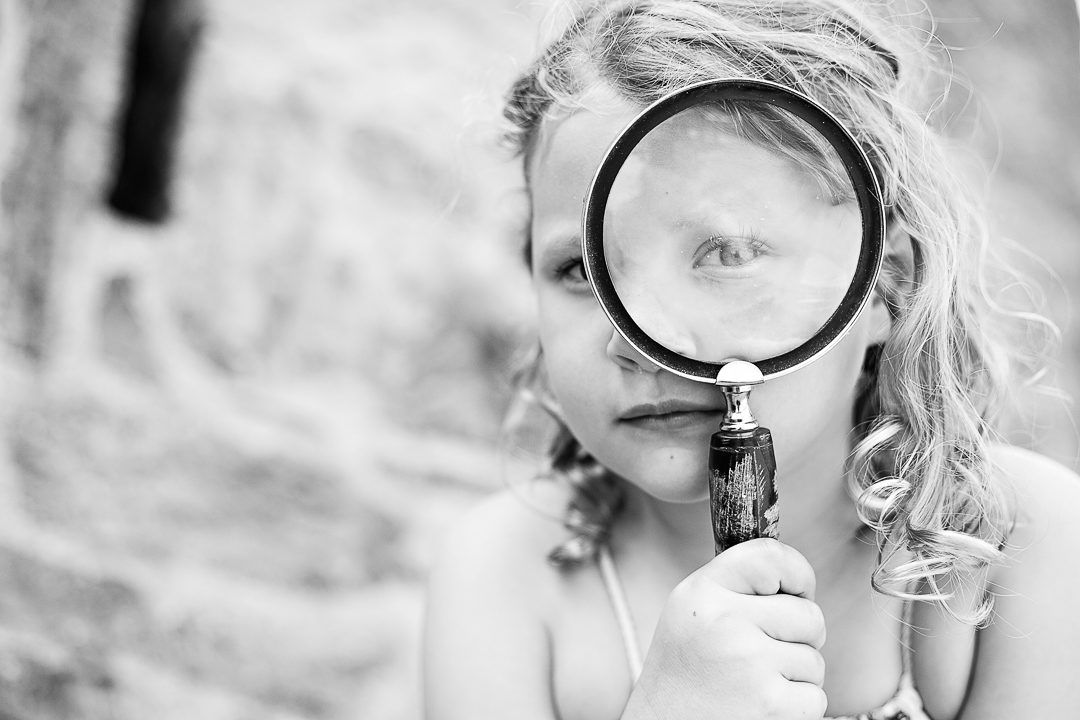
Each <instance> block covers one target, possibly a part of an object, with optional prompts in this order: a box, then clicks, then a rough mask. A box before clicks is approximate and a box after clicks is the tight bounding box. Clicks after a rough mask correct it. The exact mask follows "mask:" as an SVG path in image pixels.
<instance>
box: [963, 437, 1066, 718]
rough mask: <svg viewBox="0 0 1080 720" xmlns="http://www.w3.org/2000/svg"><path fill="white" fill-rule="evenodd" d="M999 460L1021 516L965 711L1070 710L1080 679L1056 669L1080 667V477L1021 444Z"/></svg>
mask: <svg viewBox="0 0 1080 720" xmlns="http://www.w3.org/2000/svg"><path fill="white" fill-rule="evenodd" d="M993 460H994V463H995V465H996V467H997V470H998V477H999V480H1000V481H1001V482H1002V485H1003V487H1004V488H1005V490H1006V492H1007V494H1008V495H1009V497H1010V499H1011V502H1012V503H1013V510H1014V516H1015V518H1016V522H1015V526H1014V528H1013V531H1012V533H1011V534H1010V535H1009V538H1008V541H1007V543H1006V546H1005V552H1006V556H1007V559H1006V561H1005V562H1004V563H1003V564H1001V565H1000V566H998V567H996V568H995V569H994V572H993V574H992V576H991V584H990V589H991V590H992V591H993V593H994V595H995V604H994V615H993V617H992V618H991V621H990V625H989V626H988V627H987V628H985V629H983V630H981V631H980V632H979V642H978V644H977V648H978V652H977V654H978V658H977V662H976V664H975V670H974V674H975V677H974V678H972V680H973V682H972V683H971V686H970V687H971V694H970V696H969V698H968V700H967V703H966V705H965V709H964V712H963V717H978V718H986V719H987V720H993V719H994V718H1014V717H1065V716H1067V715H1069V714H1070V713H1075V712H1076V708H1077V707H1080V684H1077V683H1069V682H1067V681H1066V680H1065V677H1064V675H1062V674H1061V673H1060V672H1056V671H1051V672H1048V669H1058V668H1066V667H1071V666H1073V665H1075V662H1076V658H1077V653H1078V648H1080V616H1078V615H1077V613H1076V606H1077V602H1080V573H1077V572H1076V571H1075V566H1076V559H1077V557H1080V477H1077V475H1076V474H1075V473H1074V472H1073V471H1072V470H1069V469H1068V468H1066V467H1065V466H1063V465H1061V464H1060V463H1057V462H1054V461H1053V460H1050V459H1049V458H1046V457H1043V456H1041V455H1039V454H1037V453H1034V452H1031V451H1028V450H1022V449H1019V448H1015V447H1009V446H1004V445H1000V446H997V447H995V449H994V451H993Z"/></svg>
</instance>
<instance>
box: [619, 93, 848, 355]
mask: <svg viewBox="0 0 1080 720" xmlns="http://www.w3.org/2000/svg"><path fill="white" fill-rule="evenodd" d="M603 228H604V230H603V232H604V253H605V255H604V262H605V263H606V266H607V270H608V273H609V274H610V277H611V282H612V285H613V286H614V290H615V292H616V293H617V295H618V297H619V298H620V300H621V301H622V303H623V305H624V306H625V309H626V312H627V313H628V315H629V316H630V318H631V320H632V321H633V322H634V323H635V324H636V325H637V326H638V327H639V328H640V329H641V330H642V331H643V332H644V333H645V334H646V335H648V336H649V337H651V338H652V339H653V340H655V341H656V342H657V343H659V344H660V345H662V346H663V347H665V348H667V349H668V350H670V351H672V352H674V353H676V354H678V355H681V356H683V357H686V358H690V359H692V360H700V361H704V362H709V363H719V362H723V361H726V360H730V359H739V360H747V361H750V362H758V361H761V360H764V359H766V358H772V357H776V356H778V355H782V354H783V353H786V352H789V351H791V350H793V349H795V348H797V347H799V346H800V345H802V344H803V343H805V342H807V341H808V340H809V339H810V338H812V337H813V336H814V335H816V334H817V333H818V331H819V330H820V329H821V328H822V327H823V326H825V325H826V323H827V322H828V320H829V319H830V317H832V315H833V314H834V312H836V311H837V309H838V307H840V305H841V304H842V302H843V300H844V297H845V293H846V292H847V290H848V288H849V286H851V284H852V280H853V278H854V277H855V274H856V270H857V266H858V264H859V253H860V248H861V246H862V240H863V222H862V217H861V215H860V207H859V203H858V200H857V197H856V192H855V189H854V186H853V183H852V181H851V179H850V177H849V175H848V172H847V170H846V169H845V166H844V163H843V162H842V161H841V159H840V157H839V155H838V154H837V151H836V150H835V149H834V148H833V146H832V145H831V144H830V142H829V141H828V140H827V139H826V138H825V136H824V135H822V134H821V133H820V132H818V131H817V130H815V129H814V128H813V127H812V126H811V125H810V124H809V123H808V122H806V121H804V120H802V119H801V118H799V117H796V116H795V115H793V114H792V113H790V112H788V111H787V110H785V109H783V108H779V107H776V106H775V105H772V104H769V103H765V102H761V101H756V100H719V101H714V102H707V103H702V104H697V105H692V106H691V107H689V108H687V109H685V110H683V111H682V112H679V113H676V114H674V115H672V116H671V117H669V118H667V119H666V120H664V121H663V122H662V123H660V124H659V125H658V126H656V127H655V128H653V129H652V130H651V131H649V132H648V134H646V135H645V136H644V137H643V138H642V139H641V140H640V142H638V143H637V145H636V146H635V147H634V148H633V150H632V151H631V152H630V153H629V155H628V156H627V157H626V160H625V162H624V163H623V164H622V167H621V168H620V169H619V172H618V174H617V175H616V176H615V179H614V181H613V183H612V185H611V190H610V193H609V195H608V199H607V206H606V209H605V211H604V220H603Z"/></svg>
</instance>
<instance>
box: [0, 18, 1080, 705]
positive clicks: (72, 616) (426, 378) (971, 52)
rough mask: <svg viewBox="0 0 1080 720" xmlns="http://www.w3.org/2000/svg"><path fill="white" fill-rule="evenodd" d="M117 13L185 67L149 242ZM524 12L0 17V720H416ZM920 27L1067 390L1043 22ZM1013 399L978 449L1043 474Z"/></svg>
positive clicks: (1055, 126)
mask: <svg viewBox="0 0 1080 720" xmlns="http://www.w3.org/2000/svg"><path fill="white" fill-rule="evenodd" d="M144 3H145V5H146V6H147V7H149V6H151V5H157V6H163V5H166V4H169V5H171V6H172V7H173V10H174V11H175V12H174V14H173V15H171V16H170V17H171V20H170V22H172V23H173V25H172V26H170V27H165V28H164V30H162V28H160V27H159V28H158V30H159V31H160V32H162V33H163V34H161V35H159V36H158V37H159V38H165V39H166V40H168V42H173V43H175V46H176V47H178V48H180V49H181V50H183V49H184V48H187V51H191V50H192V49H193V52H192V53H191V58H192V64H191V66H190V69H189V73H188V74H187V75H186V77H187V80H188V82H187V83H183V82H179V83H178V84H177V85H176V87H178V88H179V90H180V92H179V95H180V96H182V100H183V102H182V105H181V113H180V118H181V119H182V123H181V132H180V134H179V136H178V137H177V138H176V144H175V147H176V150H177V152H176V156H175V163H174V165H173V167H172V170H173V172H172V176H173V182H172V186H171V190H170V191H169V192H168V194H167V197H168V199H169V200H170V201H171V214H170V215H168V217H167V218H165V220H164V222H150V221H146V220H132V219H123V217H122V216H121V215H120V214H118V213H116V212H114V211H112V210H110V209H109V208H108V207H107V205H106V204H105V198H106V197H107V196H108V195H109V193H110V191H111V189H112V185H113V183H114V180H115V178H116V176H117V172H118V160H117V153H118V140H117V137H118V126H119V125H120V124H121V121H122V117H123V116H124V112H125V110H124V108H125V107H126V99H125V98H126V97H127V95H126V94H125V93H126V90H125V88H126V87H127V85H126V82H127V81H126V78H128V77H129V74H128V73H129V63H130V58H129V54H128V53H129V46H131V45H132V38H133V37H134V33H136V31H137V30H138V29H139V28H140V27H141V25H140V24H139V18H140V17H142V15H140V13H141V12H142V10H141V8H142V7H143V5H144ZM550 4H552V3H550V2H545V1H543V0H536V2H528V1H526V0H397V1H396V2H371V1H369V0H319V1H318V2H299V1H298V0H230V2H214V1H212V0H206V2H201V1H196V0H0V173H2V178H3V185H2V195H0V200H2V204H0V258H2V264H0V281H2V285H0V291H2V292H3V295H2V300H0V303H2V304H0V330H2V332H3V337H4V343H3V344H2V345H0V718H3V719H4V720H8V719H11V720H14V719H20V720H21V719H24V718H25V719H35V720H36V719H38V718H49V719H52V718H87V719H95V718H115V719H122V720H127V719H132V720H134V719H139V720H145V719H146V718H155V719H158V720H168V719H171V718H176V719H178V720H179V719H181V718H183V719H185V720H187V719H190V718H200V720H216V719H219V718H220V719H221V720H233V719H237V720H239V719H242V718H260V719H265V718H290V719H291V718H320V719H321V718H326V719H328V720H329V719H338V718H342V719H344V718H363V719H365V720H368V719H371V720H415V719H417V718H419V717H420V716H421V706H420V699H419V668H418V655H417V649H418V642H419V632H420V624H421V617H422V605H423V582H424V576H425V573H426V569H427V568H428V566H429V564H430V562H431V557H432V555H433V553H434V551H435V548H436V547H437V545H438V540H439V536H440V533H441V532H442V531H443V530H444V529H445V528H446V526H447V523H449V522H451V521H452V520H453V518H454V517H455V516H457V515H458V514H459V513H460V512H461V511H462V510H463V509H464V508H466V507H468V506H469V505H471V504H473V503H474V502H476V501H477V500H478V499H479V498H480V497H482V496H483V495H484V494H486V493H488V492H490V491H492V490H493V489H496V488H498V487H500V486H501V484H502V482H503V480H502V470H501V469H500V463H499V460H498V455H497V452H496V439H497V434H498V427H499V423H500V419H501V415H502V413H503V410H504V408H505V406H506V403H507V401H508V398H509V389H508V380H507V376H508V373H507V369H508V367H509V364H510V361H511V358H512V357H513V355H514V352H515V350H516V348H517V347H518V345H519V344H520V342H521V339H522V338H523V337H527V336H528V332H529V327H530V325H531V322H532V319H531V305H530V303H531V300H530V298H529V295H528V283H527V277H526V275H525V272H524V270H523V269H522V268H521V267H520V263H519V260H518V243H519V237H518V227H519V225H520V222H521V210H522V199H521V191H520V185H521V182H520V178H519V174H518V172H517V168H516V166H515V164H514V163H513V162H512V161H510V160H509V158H508V157H507V155H506V153H505V152H502V151H500V150H499V149H498V145H497V142H496V137H497V131H498V128H497V124H496V122H495V120H496V118H497V116H498V112H499V97H500V95H501V94H502V92H503V91H504V89H505V88H506V86H507V85H508V83H509V82H510V80H511V78H512V77H513V76H514V74H515V73H516V71H517V70H518V69H520V68H521V67H522V66H523V65H524V64H525V63H526V62H527V61H528V59H529V58H530V56H531V55H532V53H533V52H534V49H535V47H536V44H537V39H538V37H539V36H540V34H541V30H540V27H541V25H542V23H541V21H540V19H541V17H542V16H543V15H544V9H545V6H546V5H550ZM929 4H930V6H931V8H932V9H933V11H934V12H935V14H936V15H937V16H938V18H939V20H940V27H939V32H940V34H941V35H942V37H943V38H944V39H945V41H946V43H947V44H948V45H949V46H950V47H952V48H954V53H953V55H954V60H955V62H956V64H957V66H958V67H959V68H960V69H961V70H962V71H963V72H964V73H965V74H966V75H967V76H968V77H969V78H970V80H971V84H972V85H974V86H975V87H976V88H977V92H978V98H979V100H980V102H981V103H982V108H983V110H982V111H980V112H978V113H977V112H975V111H974V110H973V109H972V108H973V107H974V106H972V107H969V108H967V109H965V104H966V103H967V100H969V99H970V97H969V94H968V93H965V92H960V93H958V94H957V96H956V98H957V99H954V100H953V101H952V105H951V106H950V108H951V109H950V111H949V112H950V113H951V114H952V115H953V116H955V119H954V120H953V121H952V122H951V123H950V130H951V132H954V133H956V134H958V135H960V136H965V137H966V136H969V135H971V133H972V127H973V124H974V123H975V120H976V119H978V120H980V123H981V127H983V130H981V131H979V132H977V133H976V134H975V135H974V143H975V146H976V147H977V148H978V151H979V153H980V156H981V157H982V158H984V160H985V162H987V163H988V164H991V165H996V166H997V169H996V172H995V173H994V180H993V185H992V190H991V193H992V197H993V217H992V220H993V222H994V223H995V224H996V227H997V228H998V230H999V231H1000V232H1001V234H1003V235H1005V236H1007V237H1009V238H1011V239H1012V240H1013V241H1014V242H1016V243H1017V244H1019V245H1021V246H1024V247H1026V248H1029V249H1030V250H1032V251H1033V252H1034V253H1036V254H1037V255H1038V256H1040V257H1041V258H1043V260H1044V261H1045V264H1046V266H1045V267H1043V266H1040V265H1039V264H1037V263H1026V265H1027V266H1028V270H1029V271H1030V272H1031V273H1032V274H1033V276H1034V277H1035V280H1036V285H1037V286H1039V287H1042V288H1044V291H1045V293H1046V295H1047V299H1048V300H1047V302H1048V308H1049V310H1050V312H1051V315H1052V316H1053V317H1054V318H1055V319H1056V320H1057V321H1058V322H1059V324H1061V325H1062V326H1063V328H1064V329H1065V331H1066V332H1065V336H1064V341H1063V348H1062V352H1061V354H1060V356H1059V359H1058V360H1057V361H1056V363H1055V365H1054V368H1055V369H1056V372H1057V382H1058V384H1059V385H1060V386H1061V387H1062V388H1063V389H1064V390H1066V391H1067V392H1071V393H1072V394H1074V395H1075V393H1076V390H1077V385H1078V382H1077V381H1078V379H1080V378H1078V376H1077V370H1076V368H1077V357H1078V354H1080V347H1078V342H1080V341H1078V336H1077V333H1076V325H1075V323H1074V322H1073V321H1072V319H1071V318H1070V317H1069V315H1068V312H1067V303H1068V292H1069V291H1072V292H1074V293H1075V292H1076V288H1077V286H1078V283H1080V204H1078V198H1080V160H1078V158H1080V148H1078V145H1080V137H1078V132H1077V129H1076V118H1077V117H1080V92H1078V88H1080V58H1078V54H1077V46H1078V39H1080V33H1078V30H1077V19H1076V8H1075V6H1074V4H1073V3H1072V2H1071V1H1070V0H1046V1H1045V2H1042V3H1038V4H1034V5H1033V4H1023V3H1016V2H1014V0H979V1H978V2H976V1H975V0H930V3H929ZM200 26H201V27H202V32H201V34H200V33H197V32H195V30H197V28H198V27H200ZM170 33H172V34H171V35H170ZM185 33H186V34H185ZM195 37H198V38H199V39H198V41H197V42H195V41H193V40H192V38H195ZM189 41H191V42H189ZM185 42H189V44H187V45H185ZM158 71H160V72H159V74H161V72H163V73H164V74H161V77H165V78H167V79H168V78H170V77H171V78H172V79H173V80H176V78H177V76H176V74H175V73H174V74H173V75H169V73H168V72H167V68H166V71H161V68H158ZM181 75H183V73H181ZM180 79H181V80H182V79H183V77H181V78H180ZM165 136H168V133H167V132H166V133H165ZM129 160H130V158H129ZM132 177H134V178H135V181H134V186H133V189H132V187H129V191H130V192H131V193H134V195H135V196H138V195H139V193H140V192H143V191H147V192H150V191H149V190H147V188H148V187H149V186H150V185H153V182H152V180H153V178H152V177H151V180H150V181H148V180H146V178H147V177H148V176H147V175H145V174H142V175H140V174H139V173H138V172H136V173H135V174H134V175H133V176H132ZM151 194H153V193H152V192H151ZM159 199H160V198H159ZM161 210H162V208H161V207H160V206H158V207H156V208H155V207H151V208H150V209H149V215H154V213H157V214H158V216H160V214H161V212H160V211H161ZM1029 396H1030V397H1035V398H1036V399H1035V400H1034V401H1028V402H1027V405H1026V408H1027V409H1026V410H1025V411H1023V412H1021V413H1020V414H1018V415H1017V417H1016V418H1015V419H1014V420H1013V421H1012V428H1013V437H1014V438H1015V439H1017V440H1018V441H1020V442H1023V443H1027V444H1029V445H1033V446H1035V447H1038V448H1040V449H1042V450H1043V451H1045V452H1047V453H1049V454H1051V455H1052V456H1054V457H1056V458H1058V459H1060V460H1062V461H1063V462H1065V463H1066V464H1069V465H1073V466H1075V465H1076V453H1077V439H1076V430H1075V428H1074V426H1073V425H1072V421H1071V420H1070V415H1069V411H1068V405H1067V403H1066V402H1063V401H1061V400H1059V399H1055V398H1053V397H1050V396H1046V395H1038V394H1036V395H1034V396H1032V395H1030V394H1029Z"/></svg>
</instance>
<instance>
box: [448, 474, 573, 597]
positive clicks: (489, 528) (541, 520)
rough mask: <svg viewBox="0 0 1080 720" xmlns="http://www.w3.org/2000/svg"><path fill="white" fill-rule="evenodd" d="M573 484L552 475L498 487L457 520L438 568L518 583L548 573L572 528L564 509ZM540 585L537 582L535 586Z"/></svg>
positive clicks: (511, 584)
mask: <svg viewBox="0 0 1080 720" xmlns="http://www.w3.org/2000/svg"><path fill="white" fill-rule="evenodd" d="M569 500H570V493H569V490H568V489H567V488H565V487H563V486H561V485H558V484H556V483H554V482H550V481H540V480H538V481H534V482H532V483H530V484H528V485H525V486H522V487H518V488H513V489H504V490H502V491H499V492H496V493H493V494H492V495H490V496H488V497H487V498H485V499H484V500H482V501H480V502H479V503H478V504H477V505H475V506H474V507H473V508H471V509H470V510H468V511H467V512H466V513H465V514H463V515H462V516H461V517H460V518H458V519H457V520H455V521H454V522H453V524H452V526H451V527H450V529H449V530H448V532H447V534H446V536H445V537H444V538H443V540H442V541H441V542H440V547H439V548H438V553H437V554H438V557H437V559H436V567H435V568H434V570H435V571H436V572H440V571H441V570H442V568H444V567H450V568H453V569H454V572H458V573H461V572H467V573H468V574H469V575H470V576H472V577H474V578H476V579H480V578H482V577H483V578H486V579H487V580H489V581H497V582H499V583H501V584H507V585H510V586H512V587H516V588H523V587H525V586H527V585H532V584H533V583H535V582H537V581H538V580H539V579H538V578H532V579H531V580H530V579H529V577H528V576H529V575H537V574H540V575H546V574H547V570H548V568H549V567H550V566H549V565H548V563H547V560H546V558H547V555H548V553H549V552H550V551H551V550H552V548H554V547H555V545H557V544H558V543H559V542H561V541H563V540H565V539H566V537H567V536H568V533H567V531H566V529H565V528H564V527H563V520H562V517H563V514H564V512H565V510H566V506H567V503H568V502H569ZM533 589H534V590H535V588H533Z"/></svg>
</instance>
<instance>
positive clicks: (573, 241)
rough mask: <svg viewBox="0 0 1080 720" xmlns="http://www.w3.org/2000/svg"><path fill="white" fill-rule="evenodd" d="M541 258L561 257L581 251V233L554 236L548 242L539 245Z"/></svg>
mask: <svg viewBox="0 0 1080 720" xmlns="http://www.w3.org/2000/svg"><path fill="white" fill-rule="evenodd" d="M540 248H541V253H540V254H541V256H543V257H547V256H549V255H562V254H565V253H567V252H570V251H574V250H580V249H581V233H578V232H566V233H559V234H557V235H554V236H553V237H552V238H551V239H550V240H546V241H545V242H542V243H540Z"/></svg>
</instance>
